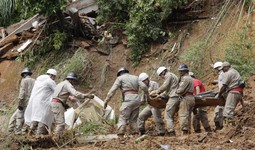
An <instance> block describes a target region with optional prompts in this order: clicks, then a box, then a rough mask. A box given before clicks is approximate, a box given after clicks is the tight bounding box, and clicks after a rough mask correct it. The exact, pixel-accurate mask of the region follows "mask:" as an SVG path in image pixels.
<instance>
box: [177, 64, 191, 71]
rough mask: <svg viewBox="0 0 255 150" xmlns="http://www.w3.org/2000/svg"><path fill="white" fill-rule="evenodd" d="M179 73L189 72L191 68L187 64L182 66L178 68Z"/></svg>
mask: <svg viewBox="0 0 255 150" xmlns="http://www.w3.org/2000/svg"><path fill="white" fill-rule="evenodd" d="M178 70H179V71H189V68H188V66H187V65H186V64H181V65H180V66H179V68H178Z"/></svg>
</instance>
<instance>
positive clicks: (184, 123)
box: [176, 64, 195, 135]
mask: <svg viewBox="0 0 255 150" xmlns="http://www.w3.org/2000/svg"><path fill="white" fill-rule="evenodd" d="M178 71H179V73H180V79H179V85H178V88H177V90H176V94H178V95H179V101H180V109H179V117H180V126H181V130H182V133H183V135H186V134H189V130H190V124H191V112H192V110H193V108H194V106H195V98H194V96H193V92H194V84H193V80H192V78H191V77H190V76H189V69H188V66H187V65H186V64H181V65H180V66H179V68H178Z"/></svg>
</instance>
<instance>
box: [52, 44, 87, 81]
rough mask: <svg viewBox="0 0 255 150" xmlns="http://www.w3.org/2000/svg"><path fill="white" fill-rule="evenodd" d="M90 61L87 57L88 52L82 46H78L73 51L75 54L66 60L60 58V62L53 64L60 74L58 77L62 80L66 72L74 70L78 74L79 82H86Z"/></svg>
mask: <svg viewBox="0 0 255 150" xmlns="http://www.w3.org/2000/svg"><path fill="white" fill-rule="evenodd" d="M90 67H91V62H90V60H89V59H88V53H87V52H86V50H84V49H83V48H79V49H78V50H76V51H75V54H74V55H73V56H72V57H71V58H69V59H66V60H62V62H61V63H60V64H58V65H57V66H55V68H56V69H57V70H58V71H59V74H60V75H61V76H60V77H59V78H60V80H63V79H64V78H65V76H66V74H67V73H68V72H71V71H74V72H75V73H77V74H78V75H82V76H80V82H88V81H87V80H85V79H88V77H89V76H90Z"/></svg>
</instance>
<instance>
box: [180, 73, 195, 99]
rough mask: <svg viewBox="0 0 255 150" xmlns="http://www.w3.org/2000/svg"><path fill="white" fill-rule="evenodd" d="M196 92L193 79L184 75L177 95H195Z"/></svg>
mask: <svg viewBox="0 0 255 150" xmlns="http://www.w3.org/2000/svg"><path fill="white" fill-rule="evenodd" d="M193 92H194V84H193V79H192V78H191V77H190V76H189V75H188V74H186V75H184V76H182V77H181V80H180V83H179V86H178V88H177V90H176V94H178V95H179V96H185V94H187V93H191V94H193Z"/></svg>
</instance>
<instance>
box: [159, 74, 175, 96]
mask: <svg viewBox="0 0 255 150" xmlns="http://www.w3.org/2000/svg"><path fill="white" fill-rule="evenodd" d="M171 79H172V78H171V76H166V79H165V81H164V83H163V84H162V85H161V86H160V87H159V88H158V89H157V94H160V93H162V92H164V91H166V90H167V88H168V87H169V85H170V84H171Z"/></svg>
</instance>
